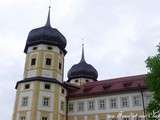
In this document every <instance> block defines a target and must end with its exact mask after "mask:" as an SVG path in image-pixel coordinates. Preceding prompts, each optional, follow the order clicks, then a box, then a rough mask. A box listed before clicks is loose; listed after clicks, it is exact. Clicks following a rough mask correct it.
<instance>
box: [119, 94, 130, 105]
mask: <svg viewBox="0 0 160 120" xmlns="http://www.w3.org/2000/svg"><path fill="white" fill-rule="evenodd" d="M120 103H121V107H122V108H127V107H129V96H123V97H121V98H120Z"/></svg>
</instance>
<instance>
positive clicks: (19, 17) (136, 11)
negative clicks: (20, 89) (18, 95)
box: [0, 0, 160, 120]
mask: <svg viewBox="0 0 160 120" xmlns="http://www.w3.org/2000/svg"><path fill="white" fill-rule="evenodd" d="M53 2H54V3H53ZM48 4H49V0H48V1H47V0H0V15H1V16H0V26H1V28H0V55H1V59H0V65H1V70H0V76H1V79H0V88H1V90H0V106H1V107H0V114H1V118H0V119H2V120H10V119H11V115H12V110H13V104H14V99H15V90H14V87H15V84H16V82H17V81H18V80H21V79H22V78H23V77H22V76H23V68H24V61H25V54H24V53H23V49H24V46H25V42H26V39H27V35H28V32H29V31H30V30H31V29H33V28H36V27H41V26H43V25H44V24H45V22H46V17H47V12H48ZM159 5H160V1H159V0H54V1H52V13H51V19H52V26H53V27H56V28H58V29H59V31H61V32H62V33H63V34H64V35H65V37H66V39H67V43H68V44H67V51H68V53H67V55H66V57H65V78H66V73H67V71H68V69H69V68H70V67H71V66H72V65H73V63H77V62H79V60H80V57H81V44H82V43H85V57H86V61H87V62H88V63H90V64H92V65H93V66H94V67H95V68H96V69H97V70H98V73H99V78H98V79H100V80H102V79H108V78H113V77H120V76H129V75H137V74H144V73H146V68H145V63H144V61H145V60H146V58H147V57H148V56H150V55H154V53H155V52H156V47H155V46H156V45H157V44H158V42H159V39H160V7H159Z"/></svg>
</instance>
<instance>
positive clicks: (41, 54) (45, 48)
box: [24, 45, 64, 81]
mask: <svg viewBox="0 0 160 120" xmlns="http://www.w3.org/2000/svg"><path fill="white" fill-rule="evenodd" d="M33 58H35V59H36V64H35V65H31V60H32V59H33ZM47 58H50V59H51V60H52V61H51V65H46V59H47ZM63 58H64V54H63V52H62V51H60V49H59V48H58V47H56V46H49V45H37V46H32V47H29V48H28V51H27V55H26V63H25V70H24V78H30V77H36V76H42V77H48V78H55V79H57V80H59V81H62V76H63V74H62V73H63V62H64V60H63ZM59 64H61V69H59Z"/></svg>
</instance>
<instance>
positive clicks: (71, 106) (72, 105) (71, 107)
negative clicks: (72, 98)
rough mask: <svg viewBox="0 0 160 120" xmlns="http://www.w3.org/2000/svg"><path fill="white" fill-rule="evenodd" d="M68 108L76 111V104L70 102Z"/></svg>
mask: <svg viewBox="0 0 160 120" xmlns="http://www.w3.org/2000/svg"><path fill="white" fill-rule="evenodd" d="M68 110H69V112H73V111H74V104H73V103H69V105H68Z"/></svg>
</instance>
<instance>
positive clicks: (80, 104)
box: [78, 102, 84, 111]
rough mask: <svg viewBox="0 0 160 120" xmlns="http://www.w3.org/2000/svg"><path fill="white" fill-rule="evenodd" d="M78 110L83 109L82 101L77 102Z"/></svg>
mask: <svg viewBox="0 0 160 120" xmlns="http://www.w3.org/2000/svg"><path fill="white" fill-rule="evenodd" d="M78 111H84V102H79V103H78Z"/></svg>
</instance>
